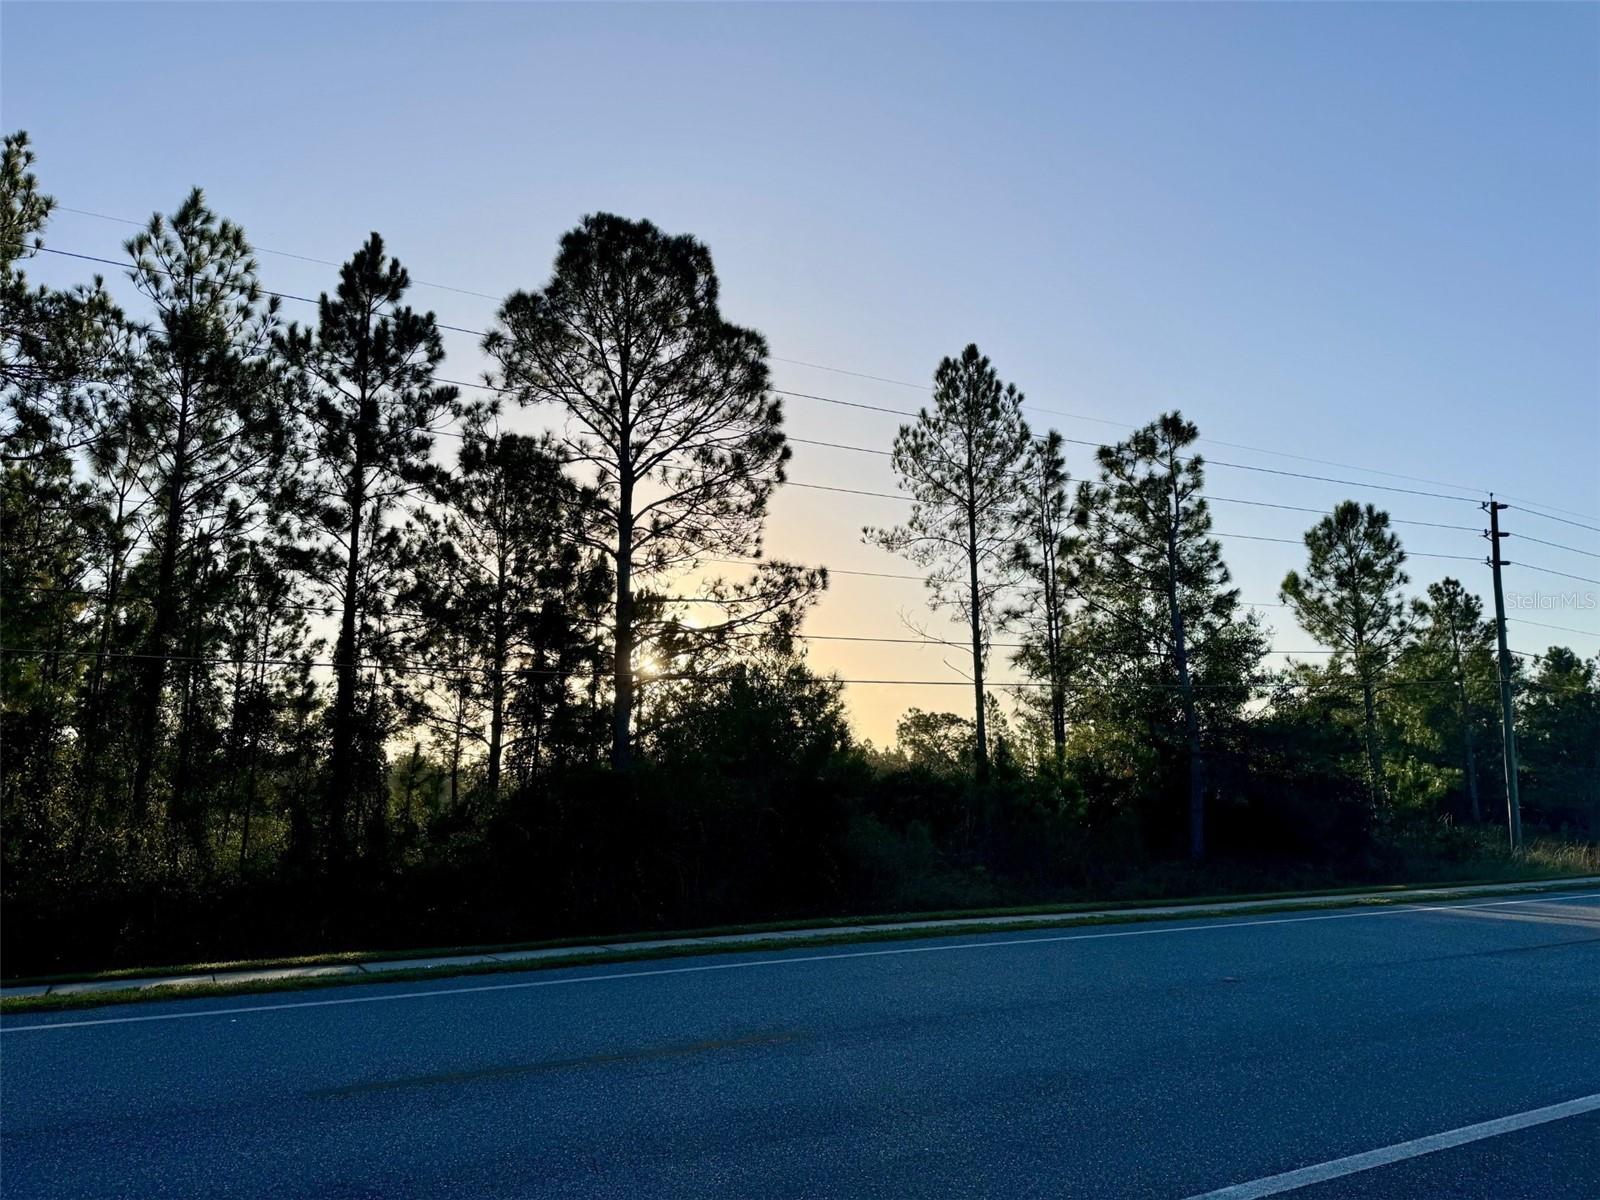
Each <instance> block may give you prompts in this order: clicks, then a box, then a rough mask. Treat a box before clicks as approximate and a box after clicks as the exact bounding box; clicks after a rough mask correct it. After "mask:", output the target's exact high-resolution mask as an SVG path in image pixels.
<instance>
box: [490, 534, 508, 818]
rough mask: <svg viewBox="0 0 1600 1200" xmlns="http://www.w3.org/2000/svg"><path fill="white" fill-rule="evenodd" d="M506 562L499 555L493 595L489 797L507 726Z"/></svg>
mask: <svg viewBox="0 0 1600 1200" xmlns="http://www.w3.org/2000/svg"><path fill="white" fill-rule="evenodd" d="M505 596H506V563H505V556H504V555H503V554H502V555H500V556H499V561H498V563H497V565H496V576H495V597H494V661H493V662H492V663H491V664H490V676H489V764H488V770H489V775H488V780H487V783H488V788H489V799H490V800H495V799H498V798H499V795H500V755H501V746H502V744H503V743H504V741H505V729H506V612H505Z"/></svg>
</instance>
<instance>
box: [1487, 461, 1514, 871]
mask: <svg viewBox="0 0 1600 1200" xmlns="http://www.w3.org/2000/svg"><path fill="white" fill-rule="evenodd" d="M1483 507H1484V508H1485V509H1486V510H1487V511H1488V513H1489V532H1488V534H1487V535H1486V536H1487V537H1488V539H1489V557H1488V559H1487V562H1488V563H1489V566H1491V567H1492V568H1494V632H1495V637H1496V639H1497V640H1498V641H1499V643H1500V728H1501V733H1502V740H1503V743H1504V745H1505V752H1506V822H1507V825H1508V826H1509V828H1510V831H1511V849H1512V852H1513V853H1515V852H1516V851H1518V850H1521V849H1522V801H1521V800H1520V799H1519V798H1518V796H1517V718H1516V712H1515V710H1514V709H1513V708H1512V704H1511V651H1510V650H1508V649H1506V597H1505V590H1504V589H1503V588H1502V587H1501V586H1500V568H1501V567H1505V566H1509V565H1510V564H1509V563H1507V562H1506V561H1505V560H1504V559H1503V558H1501V557H1500V539H1501V538H1503V537H1508V536H1510V535H1509V534H1504V533H1501V532H1500V510H1501V509H1503V508H1505V507H1507V506H1506V505H1504V504H1501V503H1500V502H1499V501H1497V500H1496V499H1495V498H1494V493H1493V492H1490V493H1489V499H1488V500H1487V501H1485V502H1484V505H1483Z"/></svg>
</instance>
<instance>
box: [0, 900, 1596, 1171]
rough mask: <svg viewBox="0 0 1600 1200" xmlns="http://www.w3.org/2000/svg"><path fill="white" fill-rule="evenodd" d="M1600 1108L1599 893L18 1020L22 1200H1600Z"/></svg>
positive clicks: (7, 1152)
mask: <svg viewBox="0 0 1600 1200" xmlns="http://www.w3.org/2000/svg"><path fill="white" fill-rule="evenodd" d="M1597 1094H1600V893H1589V894H1587V895H1582V896H1572V897H1569V898H1551V899H1542V898H1541V899H1539V900H1537V901H1529V900H1502V901H1482V900H1480V901H1472V902H1468V903H1463V904H1455V905H1448V906H1439V907H1437V908H1434V909H1431V910H1428V911H1411V910H1401V909H1378V910H1344V911H1340V912H1334V913H1329V912H1319V913H1315V914H1307V913H1288V914H1282V915H1277V916H1263V917H1254V918H1239V919H1233V920H1223V921H1217V920H1211V921H1193V922H1186V923H1162V924H1149V925H1133V926H1109V927H1103V928H1099V929H1079V930H1066V931H1058V932H1054V933H1052V932H1049V931H1044V932H1035V933H1025V934H1018V933H1009V934H1000V935H994V936H990V937H976V938H973V937H967V938H945V939H938V940H928V941H918V942H912V943H880V944H877V945H859V946H841V947H833V948H828V949H816V948H812V949H805V950H797V951H794V952H791V953H784V954H742V955H724V956H719V957H716V958H695V959H677V960H663V961H659V962H652V963H630V964H626V965H618V966H612V967H590V968H581V969H572V970H564V971H554V972H539V973H532V974H526V975H496V976H492V977H478V978H473V979H459V980H455V981H451V980H440V981H437V982H432V981H430V982H429V983H428V984H426V985H418V984H414V983H411V984H407V983H397V984H388V985H368V986H362V987H352V988H341V989H337V990H319V991H314V992H301V993H284V994H278V995H267V996H251V997H236V998H233V999H227V1000H195V1001H174V1002H166V1003H161V1004H142V1005H133V1006H124V1007H107V1008H99V1009H92V1010H86V1011H80V1012H67V1013H59V1014H52V1015H48V1016H42V1015H41V1016H26V1017H16V1018H12V1019H8V1020H6V1021H4V1022H3V1023H0V1193H3V1195H4V1196H6V1197H19V1198H20V1197H32V1196H62V1197H112V1196H137V1197H156V1196H185V1197H187V1196H208V1197H232V1196H241V1197H242V1196H292V1197H297V1198H298V1197H324V1196H326V1197H367V1196H383V1197H389V1196H394V1197H411V1196H441V1197H442V1196H450V1197H477V1196H515V1197H522V1196H615V1197H629V1198H633V1197H654V1196H684V1197H690V1196H693V1197H699V1196H730V1197H762V1198H768V1197H783V1196H841V1197H854V1196H895V1197H899V1196H928V1197H947V1196H1049V1197H1063V1196H1082V1197H1139V1198H1145V1197H1152V1198H1156V1200H1160V1198H1164V1197H1170V1198H1172V1200H1187V1198H1190V1197H1195V1196H1199V1195H1203V1194H1206V1193H1209V1192H1212V1191H1215V1190H1217V1189H1221V1188H1224V1187H1228V1186H1231V1185H1240V1184H1249V1183H1250V1182H1251V1181H1257V1180H1261V1179H1264V1178H1267V1177H1271V1176H1275V1175H1279V1174H1280V1173H1284V1172H1291V1171H1297V1170H1300V1169H1302V1168H1307V1167H1316V1166H1318V1165H1319V1164H1326V1163H1329V1162H1333V1161H1334V1160H1339V1159H1342V1158H1345V1157H1346V1156H1350V1155H1356V1154H1362V1153H1365V1152H1368V1151H1374V1150H1380V1149H1383V1148H1386V1147H1394V1146H1396V1145H1397V1144H1399V1143H1405V1142H1408V1141H1411V1140H1413V1139H1419V1138H1424V1137H1428V1136H1430V1135H1434V1134H1440V1133H1445V1132H1448V1131H1453V1130H1461V1129H1463V1128H1464V1127H1469V1126H1475V1125H1478V1124H1480V1123H1484V1122H1491V1121H1496V1120H1498V1119H1500V1118H1506V1117H1515V1116H1517V1115H1518V1114H1527V1113H1529V1112H1532V1111H1534V1110H1541V1109H1545V1108H1548V1107H1550V1106H1554V1105H1561V1104H1566V1103H1567V1102H1571V1101H1575V1100H1578V1101H1584V1103H1586V1104H1587V1106H1588V1107H1587V1109H1586V1110H1584V1109H1583V1106H1582V1105H1580V1106H1579V1110H1578V1111H1575V1112H1573V1113H1567V1110H1560V1111H1561V1112H1563V1113H1567V1115H1561V1116H1559V1117H1557V1118H1550V1117H1548V1116H1546V1117H1543V1118H1539V1120H1540V1123H1537V1124H1533V1125H1531V1126H1529V1127H1527V1128H1521V1129H1518V1130H1515V1131H1513V1132H1505V1133H1501V1134H1498V1135H1497V1136H1481V1135H1479V1134H1474V1135H1472V1136H1473V1140H1470V1141H1466V1142H1465V1144H1461V1145H1456V1146H1453V1147H1452V1148H1449V1149H1444V1150H1440V1151H1437V1152H1434V1153H1429V1154H1424V1155H1420V1156H1418V1155H1414V1154H1412V1153H1411V1152H1410V1151H1406V1150H1404V1149H1402V1150H1400V1151H1396V1152H1394V1153H1395V1154H1396V1155H1397V1161H1393V1162H1389V1163H1388V1164H1387V1165H1383V1166H1379V1167H1375V1168H1373V1169H1369V1170H1364V1171H1360V1172H1356V1173H1352V1174H1344V1175H1339V1176H1338V1177H1333V1178H1323V1177H1319V1178H1321V1181H1320V1182H1317V1181H1311V1182H1308V1184H1307V1186H1303V1187H1300V1188H1297V1189H1296V1190H1293V1191H1289V1192H1282V1191H1278V1192H1274V1191H1271V1190H1270V1189H1271V1188H1273V1187H1278V1186H1281V1185H1275V1184H1264V1185H1258V1186H1257V1187H1256V1188H1255V1190H1253V1191H1252V1190H1249V1189H1248V1188H1247V1189H1241V1190H1240V1191H1238V1192H1235V1193H1233V1194H1234V1195H1235V1196H1242V1195H1268V1194H1285V1195H1292V1196H1295V1197H1299V1198H1302V1200H1353V1198H1355V1197H1362V1198H1385V1200H1399V1198H1404V1200H1418V1198H1422V1197H1453V1198H1458V1200H1465V1198H1470V1197H1483V1198H1484V1200H1515V1198H1517V1197H1539V1198H1540V1200H1554V1198H1572V1200H1580V1198H1581V1200H1594V1198H1595V1197H1597V1196H1600V1098H1597ZM1585 1098H1587V1099H1585ZM1529 1119H1531V1118H1529ZM1496 1128H1498V1127H1496ZM1339 1169H1340V1168H1337V1167H1334V1168H1325V1170H1333V1171H1337V1170H1339ZM1262 1188H1267V1189H1269V1190H1267V1191H1263V1190H1261V1189H1262Z"/></svg>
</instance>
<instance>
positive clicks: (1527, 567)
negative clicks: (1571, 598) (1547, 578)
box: [1504, 562, 1600, 584]
mask: <svg viewBox="0 0 1600 1200" xmlns="http://www.w3.org/2000/svg"><path fill="white" fill-rule="evenodd" d="M1504 565H1505V566H1508V567H1521V568H1522V569H1523V570H1524V571H1537V572H1539V573H1540V574H1542V575H1556V576H1559V577H1560V578H1562V579H1575V580H1577V581H1578V582H1579V583H1593V584H1600V579H1590V578H1589V577H1588V576H1587V575H1569V574H1568V573H1567V572H1566V571H1553V570H1551V569H1550V568H1549V567H1536V566H1534V565H1533V564H1532V563H1525V562H1507V563H1505V564H1504Z"/></svg>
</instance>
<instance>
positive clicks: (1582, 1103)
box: [1186, 1092, 1600, 1200]
mask: <svg viewBox="0 0 1600 1200" xmlns="http://www.w3.org/2000/svg"><path fill="white" fill-rule="evenodd" d="M1591 1112H1600V1092H1596V1093H1595V1094H1594V1095H1592V1096H1579V1097H1578V1098H1577V1099H1576V1100H1567V1101H1565V1102H1563V1103H1561V1104H1552V1105H1549V1106H1548V1107H1546V1108H1535V1109H1530V1110H1529V1111H1528V1112H1523V1113H1516V1114H1515V1115H1513V1116H1509V1117H1497V1118H1495V1119H1494V1120H1493V1121H1480V1122H1479V1123H1478V1124H1476V1125H1463V1126H1462V1127H1461V1128H1460V1129H1451V1130H1449V1131H1447V1132H1445V1133H1434V1134H1430V1135H1429V1136H1427V1137H1420V1138H1413V1139H1412V1140H1411V1141H1409V1142H1396V1143H1395V1144H1394V1145H1393V1146H1384V1147H1383V1148H1382V1149H1380V1150H1368V1151H1367V1152H1366V1153H1365V1154H1351V1155H1349V1156H1347V1157H1345V1158H1335V1159H1332V1160H1330V1161H1328V1162H1325V1163H1317V1164H1316V1165H1315V1166H1310V1167H1301V1168H1300V1169H1299V1170H1298V1171H1285V1172H1284V1173H1283V1174H1281V1175H1268V1176H1267V1177H1266V1178H1265V1179H1252V1180H1250V1181H1249V1182H1248V1183H1236V1184H1234V1185H1233V1186H1232V1187H1225V1188H1218V1189H1217V1190H1216V1191H1214V1192H1203V1193H1201V1194H1200V1195H1197V1196H1189V1197H1186V1200H1261V1198H1262V1197H1264V1196H1278V1195H1281V1194H1282V1193H1284V1192H1292V1191H1296V1190H1298V1189H1299V1188H1303V1187H1310V1186H1311V1185H1312V1184H1314V1183H1324V1182H1326V1181H1327V1180H1329V1179H1339V1178H1341V1177H1342V1176H1345V1175H1354V1174H1355V1173H1356V1172H1357V1171H1370V1170H1372V1168H1374V1167H1387V1166H1389V1165H1390V1164H1391V1163H1397V1162H1404V1161H1405V1160H1406V1159H1408V1158H1420V1157H1421V1156H1422V1155H1424V1154H1435V1153H1437V1152H1438V1151H1440V1150H1449V1149H1451V1148H1452V1147H1455V1146H1465V1145H1466V1144H1467V1143H1468V1142H1480V1141H1482V1140H1483V1139H1484V1138H1492V1137H1499V1136H1500V1135H1501V1134H1503V1133H1515V1132H1516V1131H1517V1130H1519V1129H1528V1128H1530V1127H1532V1126H1534V1125H1544V1124H1546V1123H1547V1122H1550V1121H1561V1120H1564V1119H1566V1118H1567V1117H1577V1116H1582V1115H1583V1114H1584V1113H1591Z"/></svg>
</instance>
